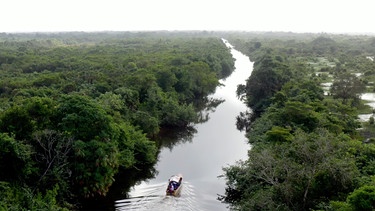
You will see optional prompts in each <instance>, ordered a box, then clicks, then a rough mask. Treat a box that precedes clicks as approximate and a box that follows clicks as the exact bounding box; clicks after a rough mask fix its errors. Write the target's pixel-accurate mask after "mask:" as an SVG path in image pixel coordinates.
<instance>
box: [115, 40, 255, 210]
mask: <svg viewBox="0 0 375 211" xmlns="http://www.w3.org/2000/svg"><path fill="white" fill-rule="evenodd" d="M223 42H224V43H225V44H226V45H227V47H228V48H230V49H231V53H232V56H233V58H235V59H236V61H235V70H234V72H233V73H232V74H231V75H230V76H229V77H228V78H226V79H225V80H222V81H220V82H221V83H222V84H224V86H219V87H218V88H217V89H216V91H215V94H213V95H212V96H211V97H212V98H215V99H222V100H224V102H223V103H221V104H219V105H218V106H217V107H216V108H215V110H214V111H210V112H209V113H208V115H209V119H208V121H206V122H204V123H200V124H196V125H194V128H195V129H196V131H195V133H194V134H193V137H192V138H191V140H189V141H181V142H179V143H180V144H177V145H175V146H173V147H164V148H162V149H161V151H160V154H159V160H158V163H157V165H156V170H157V171H158V174H157V175H156V176H155V178H153V179H151V180H149V181H147V182H142V183H141V184H139V185H137V186H135V187H133V188H132V190H131V192H130V194H129V198H127V199H123V200H118V201H116V202H115V207H116V210H164V211H166V210H194V211H195V210H215V211H218V210H228V208H227V205H226V204H223V203H221V202H220V201H219V200H217V197H218V194H224V192H225V180H224V179H223V178H219V177H218V176H220V175H222V174H223V170H222V168H223V167H225V166H228V165H230V164H234V163H235V162H236V161H238V160H245V159H246V158H247V151H248V150H249V148H250V145H248V144H247V142H246V138H245V133H244V132H240V131H239V130H237V128H236V125H235V123H236V116H237V115H238V114H239V112H241V111H245V110H246V109H247V108H246V106H245V105H244V103H242V102H241V101H240V100H239V99H237V97H236V89H237V85H238V84H245V80H246V79H247V78H248V77H249V76H250V74H251V71H252V67H253V63H252V62H250V60H249V58H248V57H247V56H245V55H244V54H242V53H240V52H239V51H237V50H235V49H234V48H233V46H231V45H230V44H229V43H228V42H227V41H226V40H223ZM177 173H180V174H182V175H183V177H184V179H183V189H182V191H181V196H180V197H169V196H168V197H167V196H165V189H166V186H167V180H168V178H169V177H170V176H171V175H173V174H177Z"/></svg>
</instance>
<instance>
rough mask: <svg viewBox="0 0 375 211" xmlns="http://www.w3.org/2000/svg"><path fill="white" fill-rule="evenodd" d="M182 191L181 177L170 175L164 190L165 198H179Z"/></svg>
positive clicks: (179, 175)
mask: <svg viewBox="0 0 375 211" xmlns="http://www.w3.org/2000/svg"><path fill="white" fill-rule="evenodd" d="M181 189H182V175H181V174H178V175H172V176H171V177H170V178H169V179H168V186H167V190H166V194H167V196H180V194H181Z"/></svg>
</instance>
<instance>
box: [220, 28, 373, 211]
mask: <svg viewBox="0 0 375 211" xmlns="http://www.w3.org/2000/svg"><path fill="white" fill-rule="evenodd" d="M228 39H229V42H231V43H232V44H234V46H235V48H237V49H239V50H241V51H242V52H243V53H245V54H247V55H249V56H250V58H251V60H252V61H254V70H253V72H252V74H251V76H250V77H249V78H248V80H247V83H246V84H244V85H241V86H239V88H238V90H237V94H238V96H239V97H240V98H241V99H243V100H244V101H245V102H246V104H247V105H248V106H249V108H251V109H252V111H251V112H250V111H247V112H245V111H244V112H242V113H241V114H240V115H239V116H238V119H237V126H238V128H239V129H242V130H246V131H247V135H246V136H247V138H248V140H249V144H251V146H252V147H251V150H250V151H249V154H248V159H247V160H245V161H242V162H239V163H238V164H235V165H232V166H230V167H227V168H225V169H224V170H225V177H226V179H227V187H226V194H225V195H223V196H222V197H221V199H222V200H223V201H224V202H227V203H229V204H230V206H231V207H232V208H233V209H235V210H374V209H375V194H374V193H375V168H374V167H375V145H374V143H375V142H374V140H375V133H374V131H375V126H374V119H373V118H372V119H370V121H369V122H368V123H367V122H365V123H361V122H359V121H358V117H357V115H358V113H359V111H360V110H363V109H365V108H367V107H366V106H365V105H364V102H363V101H361V99H360V96H361V93H363V92H365V91H371V92H374V90H375V89H374V82H375V62H374V61H373V57H374V56H375V38H374V37H370V36H349V35H330V34H307V35H300V34H292V33H281V34H280V33H279V34H277V33H274V34H273V33H264V34H262V33H239V34H228ZM371 58H372V59H371ZM323 82H330V83H332V85H331V86H330V90H328V91H327V93H328V94H326V95H324V90H323V87H322V85H321V84H322V83H323ZM370 112H372V111H371V110H370ZM360 128H361V129H360Z"/></svg>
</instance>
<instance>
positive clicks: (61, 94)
mask: <svg viewBox="0 0 375 211" xmlns="http://www.w3.org/2000/svg"><path fill="white" fill-rule="evenodd" d="M233 69H234V61H233V58H232V56H231V54H230V51H229V49H228V48H227V47H226V46H225V45H224V43H223V42H222V40H221V39H220V38H218V37H215V36H210V35H208V34H207V33H165V32H111V33H109V32H108V33H104V32H103V33H83V32H76V33H73V32H72V33H30V34H7V33H2V34H0V158H1V159H0V210H77V209H81V208H82V201H84V200H96V199H98V198H100V197H103V196H105V195H107V194H108V193H109V192H110V191H111V187H112V185H113V184H114V182H115V181H116V179H119V178H121V180H122V181H125V182H127V183H128V184H129V185H127V186H126V185H124V187H123V188H124V190H123V191H124V192H126V191H128V190H127V189H128V188H130V187H131V185H134V183H135V181H133V180H134V178H132V177H133V176H134V175H136V174H137V173H139V172H142V175H143V176H145V175H146V176H149V175H150V176H152V174H153V173H154V172H152V170H149V171H150V172H148V173H145V172H144V171H147V170H148V169H152V168H150V167H152V166H153V165H154V164H155V162H156V160H157V153H158V147H159V146H158V142H157V141H155V137H157V135H158V134H159V133H160V132H161V131H162V130H164V129H166V128H169V129H171V128H172V129H173V128H180V129H181V128H182V129H183V128H186V127H188V126H189V125H191V124H192V123H195V122H199V121H202V119H200V115H199V110H200V109H201V108H202V106H204V104H205V103H207V96H208V95H209V94H210V93H212V92H213V91H215V88H216V87H217V86H218V85H219V79H222V78H225V77H227V76H228V75H230V74H231V72H232V71H233Z"/></svg>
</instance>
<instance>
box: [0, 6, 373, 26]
mask: <svg viewBox="0 0 375 211" xmlns="http://www.w3.org/2000/svg"><path fill="white" fill-rule="evenodd" d="M372 2H374V3H372ZM0 5H1V8H2V9H1V12H0V32H30V31H102V30H110V31H128V30H245V31H292V32H335V33H336V32H338V33H341V32H360V33H365V32H372V33H375V26H374V20H375V12H374V8H375V7H374V5H375V1H373V0H1V4H0Z"/></svg>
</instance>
